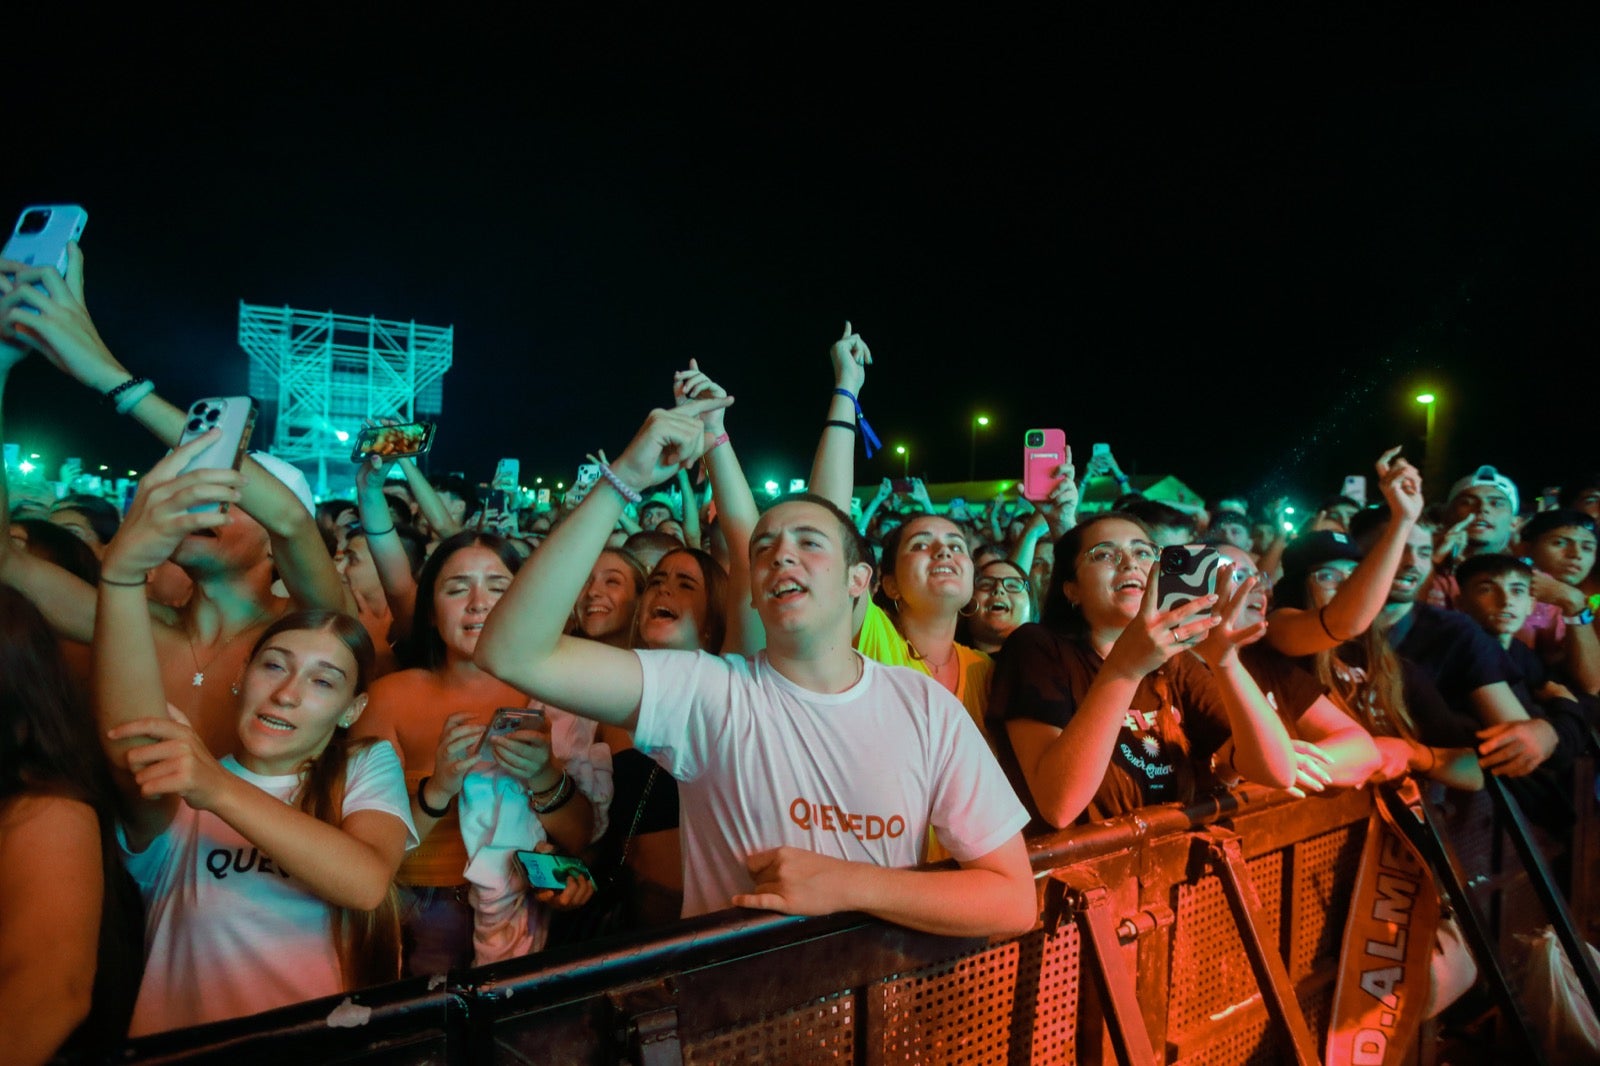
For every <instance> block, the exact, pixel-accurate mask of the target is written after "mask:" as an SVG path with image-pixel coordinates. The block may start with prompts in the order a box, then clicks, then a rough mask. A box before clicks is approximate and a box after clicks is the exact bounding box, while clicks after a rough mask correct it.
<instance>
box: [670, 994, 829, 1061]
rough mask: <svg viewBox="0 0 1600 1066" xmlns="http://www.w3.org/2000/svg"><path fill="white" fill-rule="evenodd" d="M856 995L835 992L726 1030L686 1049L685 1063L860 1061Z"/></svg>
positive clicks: (684, 1052) (698, 1041) (696, 1042)
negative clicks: (857, 1041) (856, 1054)
mask: <svg viewBox="0 0 1600 1066" xmlns="http://www.w3.org/2000/svg"><path fill="white" fill-rule="evenodd" d="M855 1031H856V1019H855V996H854V995H853V994H851V993H848V992H836V993H834V994H833V995H831V996H823V997H822V998H821V999H818V1000H814V1001H812V1002H811V1003H807V1004H805V1005H803V1006H800V1007H796V1008H794V1009H793V1010H789V1011H785V1012H783V1013H782V1014H777V1015H773V1016H772V1017H769V1018H761V1019H758V1020H756V1021H754V1022H752V1023H750V1024H748V1025H741V1026H739V1027H737V1028H734V1029H728V1030H724V1031H723V1032H720V1033H715V1034H713V1035H711V1036H708V1037H705V1038H703V1039H700V1040H697V1041H695V1042H694V1043H693V1044H692V1045H687V1046H685V1047H684V1049H683V1061H684V1062H685V1063H688V1064H690V1066H693V1064H696V1063H708V1064H709V1063H728V1062H737V1063H773V1064H787V1063H823V1062H826V1063H841V1062H853V1061H855Z"/></svg>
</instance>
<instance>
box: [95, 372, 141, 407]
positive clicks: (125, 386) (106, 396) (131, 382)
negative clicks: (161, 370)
mask: <svg viewBox="0 0 1600 1066" xmlns="http://www.w3.org/2000/svg"><path fill="white" fill-rule="evenodd" d="M149 380H150V379H149V378H129V379H128V380H127V381H124V382H123V383H122V384H120V385H117V386H115V387H114V388H110V389H107V390H106V391H105V392H102V393H101V394H100V398H101V399H102V400H104V401H105V402H106V403H110V404H114V403H116V402H117V397H119V396H121V395H122V394H123V393H125V392H127V391H128V390H129V389H131V388H133V387H134V386H136V385H139V384H140V383H142V382H145V381H149Z"/></svg>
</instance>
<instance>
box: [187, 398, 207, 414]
mask: <svg viewBox="0 0 1600 1066" xmlns="http://www.w3.org/2000/svg"><path fill="white" fill-rule="evenodd" d="M189 413H190V414H192V415H194V416H195V417H196V418H199V417H200V416H201V415H203V414H205V413H206V402H205V401H204V400H197V401H196V402H195V405H194V406H193V407H191V408H189Z"/></svg>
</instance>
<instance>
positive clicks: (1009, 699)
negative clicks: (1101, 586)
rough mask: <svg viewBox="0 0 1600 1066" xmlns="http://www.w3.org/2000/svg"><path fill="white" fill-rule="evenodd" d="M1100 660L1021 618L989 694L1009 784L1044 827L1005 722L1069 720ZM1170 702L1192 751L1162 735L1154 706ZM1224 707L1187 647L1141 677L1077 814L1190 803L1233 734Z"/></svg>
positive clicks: (1095, 817) (1090, 816) (1079, 643)
mask: <svg viewBox="0 0 1600 1066" xmlns="http://www.w3.org/2000/svg"><path fill="white" fill-rule="evenodd" d="M1102 662H1103V660H1102V659H1101V658H1100V656H1099V654H1098V653H1097V652H1096V651H1095V650H1094V649H1093V648H1092V647H1090V646H1089V643H1088V641H1087V640H1082V639H1078V638H1073V637H1066V636H1062V635H1061V634H1059V633H1055V632H1052V631H1051V630H1048V629H1046V628H1044V627H1043V626H1041V625H1037V624H1032V623H1030V624H1028V625H1025V626H1020V627H1018V628H1017V630H1016V631H1015V632H1013V633H1012V634H1011V636H1010V638H1009V639H1007V640H1006V644H1005V654H1004V655H1003V656H1001V657H1000V658H999V659H998V660H997V661H996V664H995V675H994V687H993V688H992V689H991V690H990V693H989V722H990V727H989V736H990V738H991V739H992V740H993V741H994V743H995V747H996V749H997V750H996V754H997V755H998V756H999V758H1000V763H1001V765H1002V766H1004V767H1005V768H1006V773H1007V774H1008V775H1009V776H1010V778H1011V783H1012V786H1013V787H1014V788H1016V790H1017V794H1018V796H1020V797H1021V799H1022V802H1023V805H1024V806H1026V807H1027V808H1028V811H1029V813H1030V814H1032V815H1033V817H1034V819H1035V826H1036V827H1039V826H1043V825H1044V822H1043V820H1042V819H1040V818H1039V811H1038V808H1037V807H1035V806H1034V803H1033V795H1032V793H1031V791H1030V790H1029V788H1028V785H1027V782H1026V781H1025V780H1023V777H1022V773H1021V769H1020V767H1019V766H1018V764H1017V759H1016V754H1015V752H1013V751H1012V749H1011V743H1010V738H1009V736H1008V735H1007V733H1006V729H1005V723H1006V722H1008V721H1011V720H1013V719H1023V718H1026V719H1032V720H1033V721H1036V722H1043V723H1045V724H1046V725H1053V726H1055V727H1056V728H1058V729H1064V728H1066V725H1067V723H1068V722H1070V721H1072V716H1073V715H1074V714H1076V713H1077V710H1078V706H1079V704H1081V703H1082V702H1083V698H1084V696H1085V695H1086V694H1087V693H1088V691H1089V686H1090V685H1092V684H1093V683H1094V679H1095V676H1096V675H1097V674H1098V673H1099V672H1100V666H1101V663H1102ZM1163 705H1167V706H1170V707H1172V709H1173V711H1174V716H1175V717H1176V718H1177V720H1178V724H1179V726H1180V728H1181V732H1182V734H1183V738H1184V740H1185V741H1186V742H1187V746H1188V749H1189V750H1188V754H1187V755H1185V754H1184V753H1183V752H1182V751H1181V750H1180V749H1179V748H1178V747H1177V745H1174V744H1173V743H1171V742H1163V741H1162V740H1161V738H1160V737H1159V736H1158V735H1157V729H1156V712H1157V711H1158V710H1159V709H1160V708H1161V707H1162V706H1163ZM1230 732H1231V731H1230V729H1229V726H1228V714H1227V710H1226V709H1225V708H1224V707H1223V705H1222V699H1221V697H1220V696H1219V695H1218V693H1217V687H1216V681H1215V679H1214V678H1212V676H1211V672H1210V671H1209V670H1208V669H1206V666H1205V663H1203V662H1202V661H1201V660H1199V659H1197V658H1195V657H1194V656H1193V655H1190V654H1188V653H1185V654H1183V655H1179V656H1177V657H1176V658H1174V659H1172V660H1171V661H1170V662H1168V663H1167V665H1166V666H1164V667H1162V668H1161V669H1160V670H1158V671H1157V672H1156V673H1154V674H1151V675H1149V676H1147V677H1145V678H1144V679H1143V680H1142V681H1140V682H1139V688H1138V690H1137V691H1136V692H1135V693H1134V696H1133V700H1132V702H1131V705H1130V707H1129V709H1128V713H1127V715H1126V717H1125V718H1124V719H1123V724H1122V728H1121V729H1120V730H1119V731H1118V733H1117V741H1116V744H1115V745H1114V746H1113V748H1112V751H1111V762H1110V764H1109V765H1108V766H1107V767H1106V773H1105V777H1104V778H1103V779H1102V780H1101V782H1100V787H1099V788H1098V789H1096V790H1095V794H1094V798H1093V799H1092V800H1090V801H1089V807H1088V809H1087V810H1086V811H1085V812H1084V813H1083V815H1081V816H1080V817H1079V819H1078V820H1079V821H1080V822H1090V821H1102V820H1104V819H1107V818H1114V817H1116V816H1117V815H1120V814H1126V813H1127V812H1128V811H1131V810H1134V809H1135V808H1138V807H1145V806H1149V805H1150V804H1153V803H1187V802H1188V801H1189V800H1191V799H1193V798H1194V789H1195V781H1196V779H1197V777H1199V776H1200V773H1199V772H1198V771H1203V770H1205V769H1206V768H1208V767H1209V765H1210V762H1211V756H1212V755H1213V754H1214V753H1215V752H1216V750H1217V749H1218V748H1219V747H1221V746H1222V744H1223V742H1224V741H1226V740H1227V739H1228V737H1229V735H1230Z"/></svg>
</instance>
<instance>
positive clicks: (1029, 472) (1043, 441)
mask: <svg viewBox="0 0 1600 1066" xmlns="http://www.w3.org/2000/svg"><path fill="white" fill-rule="evenodd" d="M1066 461H1067V434H1066V433H1065V431H1063V430H1059V429H1030V430H1028V431H1027V432H1026V433H1024V434H1023V435H1022V495H1023V496H1024V497H1025V498H1027V499H1030V500H1032V501H1034V502H1035V503H1038V502H1039V501H1040V500H1043V499H1047V498H1049V496H1050V493H1052V492H1054V491H1055V487H1056V486H1057V485H1058V484H1060V483H1061V479H1060V478H1058V477H1056V467H1058V466H1060V465H1061V464H1062V463H1064V462H1066Z"/></svg>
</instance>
